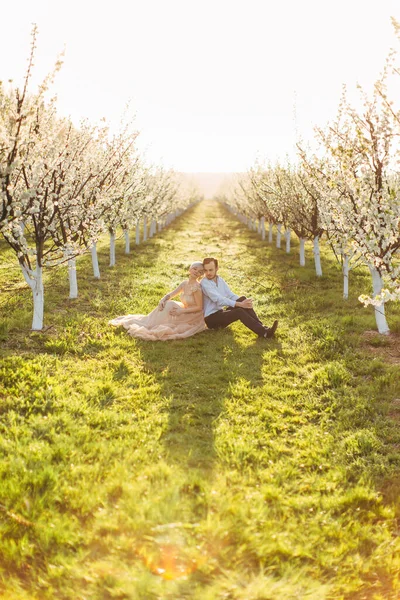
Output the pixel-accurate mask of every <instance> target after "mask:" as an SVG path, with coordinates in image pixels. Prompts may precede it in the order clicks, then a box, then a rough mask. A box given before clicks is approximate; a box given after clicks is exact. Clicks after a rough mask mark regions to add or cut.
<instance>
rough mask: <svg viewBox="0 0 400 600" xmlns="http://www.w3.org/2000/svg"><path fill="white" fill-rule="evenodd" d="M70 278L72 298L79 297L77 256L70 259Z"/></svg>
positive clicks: (70, 294)
mask: <svg viewBox="0 0 400 600" xmlns="http://www.w3.org/2000/svg"><path fill="white" fill-rule="evenodd" d="M68 279H69V297H70V298H71V299H74V298H77V297H78V280H77V278H76V258H70V259H69V261H68Z"/></svg>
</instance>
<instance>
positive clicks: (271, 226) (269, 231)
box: [268, 223, 274, 244]
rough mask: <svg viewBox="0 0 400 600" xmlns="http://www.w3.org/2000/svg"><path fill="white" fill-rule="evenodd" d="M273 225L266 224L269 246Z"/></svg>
mask: <svg viewBox="0 0 400 600" xmlns="http://www.w3.org/2000/svg"><path fill="white" fill-rule="evenodd" d="M273 226H274V225H273V223H268V242H269V243H270V244H272V233H273V232H272V229H273Z"/></svg>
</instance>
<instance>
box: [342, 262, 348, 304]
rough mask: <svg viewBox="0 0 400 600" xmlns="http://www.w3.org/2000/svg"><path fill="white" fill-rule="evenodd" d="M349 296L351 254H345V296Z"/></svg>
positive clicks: (345, 297)
mask: <svg viewBox="0 0 400 600" xmlns="http://www.w3.org/2000/svg"><path fill="white" fill-rule="evenodd" d="M348 297H349V256H348V254H344V255H343V298H344V299H345V300H347V298H348Z"/></svg>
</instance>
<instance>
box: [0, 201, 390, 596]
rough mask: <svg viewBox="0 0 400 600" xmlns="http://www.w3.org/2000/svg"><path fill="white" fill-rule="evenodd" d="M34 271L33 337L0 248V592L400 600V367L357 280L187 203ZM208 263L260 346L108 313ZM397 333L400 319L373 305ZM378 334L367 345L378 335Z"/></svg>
mask: <svg viewBox="0 0 400 600" xmlns="http://www.w3.org/2000/svg"><path fill="white" fill-rule="evenodd" d="M123 248H124V244H123V240H120V241H119V242H118V246H117V266H116V267H115V268H114V269H110V268H108V267H107V264H108V255H107V251H108V247H107V240H106V239H105V240H104V241H103V243H102V244H100V247H99V259H100V269H101V273H102V279H101V280H100V281H95V280H94V279H93V277H92V271H91V265H90V260H89V257H82V258H81V259H79V261H78V285H79V298H78V300H68V299H67V298H68V283H67V274H66V269H65V268H60V269H56V270H52V271H49V272H48V273H47V275H46V280H45V325H46V327H48V329H47V330H46V331H45V333H32V332H31V331H30V325H31V312H32V305H31V292H30V289H29V288H28V287H27V286H26V284H25V283H24V282H23V280H22V276H21V275H20V273H19V271H18V268H16V266H15V261H14V257H13V255H12V253H11V252H10V251H9V250H8V249H7V247H6V246H5V244H4V243H2V244H1V245H0V260H1V263H0V267H1V268H0V289H1V291H2V294H1V299H0V306H1V314H2V319H1V322H0V340H1V343H2V349H1V368H0V395H1V401H0V428H1V436H0V453H1V461H0V596H1V597H4V598H6V599H12V600H17V599H18V600H20V599H21V600H22V599H23V600H27V599H37V600H43V599H54V598H57V600H64V599H71V600H86V599H90V600H100V599H110V600H111V599H121V600H122V599H132V600H136V599H140V600H142V599H143V600H148V599H149V600H151V599H154V600H155V599H162V600H164V599H166V600H181V599H193V600H215V599H221V600H222V599H223V600H226V599H227V600H289V599H293V600H294V599H296V600H297V599H300V600H303V599H308V598H309V599H310V600H322V599H324V600H325V599H326V600H329V599H332V600H333V599H342V600H365V599H371V600H372V599H374V600H388V599H389V600H391V599H393V600H395V599H397V598H399V597H400V579H399V573H400V541H399V537H398V533H399V517H400V501H399V492H400V455H399V447H400V431H399V427H398V424H399V416H400V401H399V400H400V377H399V374H400V365H399V364H397V363H396V362H388V361H387V360H386V355H385V351H386V350H387V347H386V342H385V343H381V342H379V341H377V340H378V339H380V338H373V340H372V341H371V343H369V344H366V343H365V335H364V332H365V331H366V330H371V329H374V328H375V324H374V317H373V312H372V309H364V308H363V307H362V306H361V305H360V303H359V302H358V300H357V297H358V295H359V294H360V293H364V292H367V291H368V290H369V286H370V280H369V275H368V274H367V273H366V271H365V270H363V269H362V268H358V269H357V270H356V271H354V272H352V273H351V279H350V296H351V297H350V299H349V300H348V301H347V302H344V301H343V300H342V297H341V295H342V289H341V286H342V282H341V274H340V271H339V269H338V267H337V265H336V263H335V261H334V259H333V258H332V256H331V254H330V253H329V251H328V250H327V249H326V248H323V249H322V264H323V269H324V277H323V278H322V279H320V280H317V278H316V277H315V275H314V269H313V263H312V251H311V250H312V249H311V245H310V247H309V248H308V253H307V261H308V262H307V266H306V267H305V268H303V269H300V267H298V266H297V265H298V253H297V250H298V245H297V243H296V241H295V240H293V251H292V254H291V255H286V254H285V252H284V250H281V251H279V250H277V249H276V248H275V247H271V246H269V245H268V244H267V243H265V242H261V240H260V239H259V237H258V236H257V235H256V234H254V233H252V232H249V231H248V230H247V229H245V228H244V227H243V226H242V225H241V224H240V223H239V222H237V221H236V220H235V219H234V218H233V217H232V216H231V215H230V214H229V213H227V212H225V210H224V209H223V207H221V206H220V205H218V204H213V203H211V202H204V203H202V204H200V205H197V206H196V207H194V208H193V209H191V210H190V211H189V212H188V213H187V214H185V215H183V216H182V217H181V218H180V219H178V220H177V221H175V222H174V223H173V224H172V225H171V226H170V227H169V228H168V229H167V230H165V231H164V232H163V233H162V234H158V235H157V236H156V237H155V238H153V239H152V240H150V241H149V242H147V243H146V244H142V245H141V246H140V247H139V248H134V249H133V251H132V254H131V255H130V256H125V255H124V253H123ZM206 255H217V256H218V257H220V259H221V268H220V274H221V275H222V276H225V277H226V279H227V280H228V282H229V283H230V284H231V287H232V289H234V290H235V291H237V292H238V293H240V294H242V293H243V294H247V295H248V296H252V297H253V298H254V301H255V305H256V307H257V311H258V313H259V314H260V316H261V317H262V318H263V320H264V322H265V323H266V324H270V323H271V322H272V320H273V319H274V318H279V320H280V326H279V329H278V333H277V336H276V338H275V339H273V340H269V341H261V340H259V339H257V338H256V337H255V336H254V334H252V333H251V332H249V331H247V330H246V329H244V327H243V326H242V325H241V324H237V323H236V324H234V325H233V326H232V327H231V328H229V329H226V330H224V331H220V332H215V331H206V332H204V333H201V334H198V335H197V336H195V337H193V338H191V339H187V340H176V341H172V342H144V341H140V340H135V339H132V338H130V337H129V336H128V335H127V334H126V332H125V331H122V330H116V329H114V328H112V327H110V326H109V325H108V324H107V322H108V320H109V319H110V318H112V317H114V316H117V315H119V314H126V313H148V312H149V311H150V310H151V309H152V308H154V306H155V305H156V303H157V302H158V300H159V298H160V297H161V296H162V295H164V294H165V293H166V292H167V291H168V290H170V289H172V288H174V287H175V286H176V284H177V283H179V282H180V281H181V280H182V279H183V278H184V277H185V272H186V267H187V266H188V265H189V264H190V262H192V261H193V260H195V259H198V258H202V257H203V256H206ZM387 315H388V321H389V324H390V326H391V328H392V330H393V331H394V332H398V331H399V330H400V309H399V306H398V305H397V306H396V305H392V306H390V305H388V307H387ZM374 340H375V341H374Z"/></svg>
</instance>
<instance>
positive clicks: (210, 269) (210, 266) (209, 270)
mask: <svg viewBox="0 0 400 600" xmlns="http://www.w3.org/2000/svg"><path fill="white" fill-rule="evenodd" d="M217 271H218V269H216V267H215V262H214V261H212V262H209V263H207V264H206V265H204V275H205V276H206V277H207V279H215V278H216V276H217Z"/></svg>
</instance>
